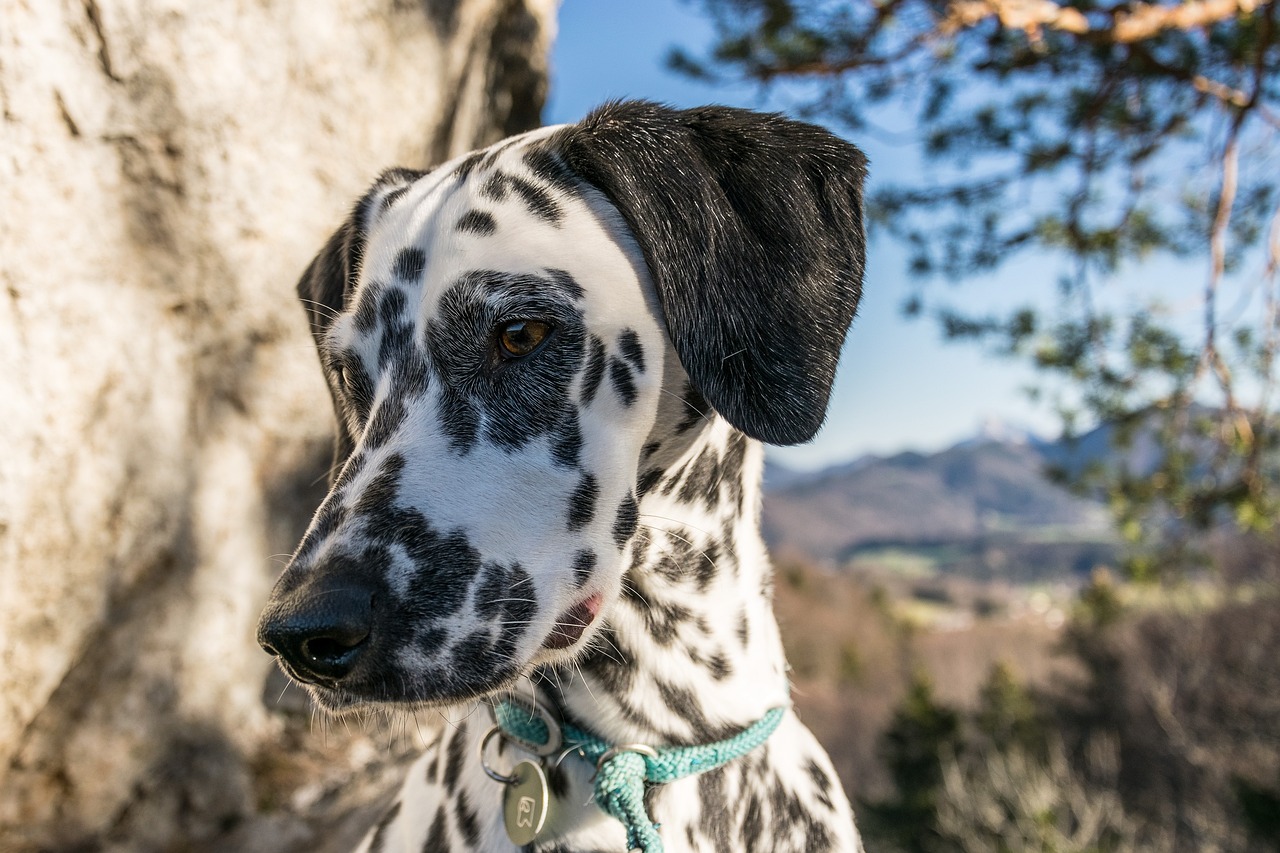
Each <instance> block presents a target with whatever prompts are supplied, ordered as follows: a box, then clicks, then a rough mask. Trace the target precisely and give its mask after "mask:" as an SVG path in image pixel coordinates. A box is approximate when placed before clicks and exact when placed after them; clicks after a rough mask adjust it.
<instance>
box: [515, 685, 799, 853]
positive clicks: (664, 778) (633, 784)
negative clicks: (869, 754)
mask: <svg viewBox="0 0 1280 853" xmlns="http://www.w3.org/2000/svg"><path fill="white" fill-rule="evenodd" d="M786 713H787V707H786V706H782V707H779V708H774V709H772V710H770V711H769V712H768V713H766V714H765V715H764V716H763V717H761V718H760V719H759V720H757V721H756V722H755V723H754V724H752V725H751V726H748V727H747V728H745V729H743V730H742V731H741V732H739V733H738V734H736V735H734V736H733V737H731V738H727V739H725V740H722V741H718V742H717V743H709V744H703V745H700V746H672V747H663V748H662V749H654V748H653V747H650V746H646V745H644V744H623V745H615V744H610V743H607V742H605V741H603V740H601V739H600V738H598V737H596V736H595V735H593V734H591V733H590V732H588V731H585V730H584V729H580V728H578V727H577V726H575V725H572V724H571V723H563V724H561V731H562V732H563V737H564V744H565V746H566V748H569V749H571V750H574V751H576V752H578V753H579V754H580V755H581V756H582V757H583V758H585V759H586V760H588V761H590V762H591V763H593V764H595V765H596V777H595V801H596V805H598V806H599V807H600V808H602V809H604V811H606V812H607V813H609V814H611V815H613V816H614V817H615V818H617V819H618V820H620V821H622V825H623V826H624V827H626V830H627V847H628V849H631V850H642V851H644V853H662V850H663V847H662V838H661V837H660V836H659V835H658V827H657V825H656V824H654V823H653V822H652V821H651V820H649V814H648V812H646V811H645V807H644V786H645V783H646V782H648V783H650V784H653V785H664V784H666V783H667V782H674V781H675V780H677V779H683V778H684V777H686V776H693V775H694V774H697V773H705V772H706V771H708V770H715V769H716V768H717V767H722V766H724V765H725V764H728V763H729V762H730V761H734V760H736V759H738V758H741V757H742V756H744V755H746V754H747V753H749V752H751V751H752V750H753V749H755V748H756V747H758V746H760V745H761V744H763V743H764V742H765V741H766V740H768V739H769V736H770V735H772V734H773V733H774V731H776V730H777V728H778V724H779V723H781V722H782V718H783V716H784V715H785V714H786ZM493 716H494V720H495V721H496V722H497V724H498V727H499V728H500V729H501V730H502V732H503V734H505V735H507V736H508V737H509V738H510V739H511V740H513V741H514V742H516V743H521V742H523V743H527V744H531V745H533V746H535V747H542V746H544V745H547V744H549V743H551V742H552V741H553V739H554V738H555V734H554V733H553V732H552V731H551V730H550V728H549V726H548V724H547V722H546V721H544V720H543V719H541V718H540V717H539V716H538V715H537V714H534V713H531V712H530V709H529V708H528V707H527V706H526V705H524V704H523V703H517V702H509V701H507V700H501V701H499V702H497V703H495V704H494V706H493Z"/></svg>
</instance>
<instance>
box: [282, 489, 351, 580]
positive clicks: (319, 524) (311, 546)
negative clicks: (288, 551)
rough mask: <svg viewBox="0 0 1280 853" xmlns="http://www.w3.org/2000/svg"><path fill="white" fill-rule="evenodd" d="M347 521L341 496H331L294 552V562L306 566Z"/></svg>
mask: <svg viewBox="0 0 1280 853" xmlns="http://www.w3.org/2000/svg"><path fill="white" fill-rule="evenodd" d="M346 520H347V508H346V507H345V506H343V504H342V500H341V498H340V496H338V495H337V494H333V495H330V497H329V498H327V499H326V500H325V502H324V503H323V504H322V505H321V506H320V511H319V513H317V515H316V519H315V523H314V524H313V525H312V526H311V529H310V530H308V531H307V535H306V536H304V537H303V539H302V541H301V542H300V543H298V549H297V551H295V552H294V556H293V562H294V563H295V564H297V565H306V562H307V560H309V559H310V558H311V555H312V554H314V553H315V551H316V549H317V548H319V547H320V545H321V543H323V542H324V541H325V540H326V539H328V538H329V537H330V536H331V535H333V533H334V531H336V530H337V529H338V528H339V527H340V526H342V523H343V522H345V521H346ZM299 580H301V578H299Z"/></svg>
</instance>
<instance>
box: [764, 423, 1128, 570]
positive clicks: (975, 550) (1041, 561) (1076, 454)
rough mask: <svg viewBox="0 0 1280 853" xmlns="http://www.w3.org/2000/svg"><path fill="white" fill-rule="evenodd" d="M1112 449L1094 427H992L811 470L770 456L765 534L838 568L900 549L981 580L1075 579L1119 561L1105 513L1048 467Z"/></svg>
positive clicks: (786, 549)
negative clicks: (1041, 431)
mask: <svg viewBox="0 0 1280 853" xmlns="http://www.w3.org/2000/svg"><path fill="white" fill-rule="evenodd" d="M1144 451H1145V448H1139V449H1138V452H1137V454H1136V455H1137V457H1141V456H1144V455H1145V452H1144ZM1110 453H1111V451H1110V447H1109V436H1108V434H1107V431H1106V428H1100V429H1098V430H1094V431H1093V432H1092V433H1088V434H1085V435H1083V436H1080V437H1078V438H1076V439H1075V440H1074V441H1072V442H1070V443H1066V442H1062V441H1044V440H1041V439H1037V438H1036V437H1034V436H1030V435H1025V434H1019V433H1011V432H1009V431H1001V432H1000V433H998V434H994V435H993V434H991V433H990V432H987V433H984V434H983V435H980V436H979V437H977V438H974V439H971V440H968V441H963V442H961V443H959V444H956V445H954V446H952V447H949V448H947V449H946V450H942V451H940V452H937V453H916V452H905V453H898V454H896V455H892V456H885V457H881V456H864V457H862V458H860V459H857V460H854V461H852V462H847V463H844V464H840V465H835V466H831V467H829V468H825V469H822V470H820V471H816V472H811V473H800V472H796V471H791V470H789V469H787V468H785V467H783V466H780V465H777V464H776V463H773V462H770V463H768V464H767V465H766V468H765V501H764V518H763V526H764V533H765V538H766V540H767V541H768V542H769V544H770V546H771V547H772V548H773V549H774V551H775V552H776V553H791V554H800V555H803V556H807V557H809V558H811V559H813V560H816V561H819V562H823V563H827V564H834V565H836V566H847V565H849V564H851V563H860V562H866V561H872V562H875V561H876V560H877V559H879V560H880V561H881V562H884V561H886V560H888V558H889V557H891V556H892V557H901V556H903V555H907V556H910V557H912V558H913V559H914V560H915V563H916V564H917V565H919V564H921V563H922V562H923V564H925V565H927V566H928V567H930V568H932V569H936V570H942V571H953V572H961V573H964V574H968V575H972V576H978V577H983V578H988V579H990V578H1003V579H1009V580H1045V579H1050V578H1057V577H1062V576H1074V575H1080V574H1084V573H1087V572H1089V571H1091V570H1092V569H1093V567H1094V566H1095V565H1098V564H1100V563H1112V562H1113V561H1114V559H1115V557H1116V553H1117V548H1118V544H1117V541H1116V538H1115V535H1114V532H1113V530H1112V526H1111V519H1110V515H1109V513H1108V512H1107V509H1106V507H1105V506H1104V505H1103V504H1102V503H1101V502H1100V501H1098V500H1093V499H1089V498H1086V497H1081V496H1079V495H1076V494H1073V493H1072V492H1070V491H1069V490H1067V489H1066V488H1065V487H1063V486H1062V485H1059V484H1057V483H1054V482H1052V481H1050V480H1049V479H1048V478H1047V477H1046V476H1045V471H1046V469H1047V468H1048V467H1049V466H1065V467H1068V468H1075V467H1077V466H1079V465H1083V464H1085V463H1087V462H1089V461H1092V460H1095V459H1109V458H1110V456H1109V454H1110ZM1124 464H1133V465H1136V466H1138V467H1141V465H1142V464H1143V460H1142V459H1141V458H1134V459H1131V460H1126V461H1125V463H1124Z"/></svg>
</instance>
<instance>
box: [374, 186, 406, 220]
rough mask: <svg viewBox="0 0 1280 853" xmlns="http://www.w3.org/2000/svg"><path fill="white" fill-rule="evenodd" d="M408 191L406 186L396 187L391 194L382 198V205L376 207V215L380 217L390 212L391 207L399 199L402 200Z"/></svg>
mask: <svg viewBox="0 0 1280 853" xmlns="http://www.w3.org/2000/svg"><path fill="white" fill-rule="evenodd" d="M408 191H409V187H408V186H407V185H406V186H403V187H396V188H395V189H393V190H392V191H391V192H389V193H387V194H386V195H384V196H383V197H382V204H380V205H379V206H378V215H379V216H381V215H382V214H384V213H386V212H387V211H388V210H390V209H391V208H392V207H394V206H395V203H396V202H398V201H399V200H400V199H401V198H403V197H404V194H405V193H407V192H408Z"/></svg>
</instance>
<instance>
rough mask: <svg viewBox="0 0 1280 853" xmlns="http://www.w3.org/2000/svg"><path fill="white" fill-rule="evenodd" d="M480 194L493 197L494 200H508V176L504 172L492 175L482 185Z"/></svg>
mask: <svg viewBox="0 0 1280 853" xmlns="http://www.w3.org/2000/svg"><path fill="white" fill-rule="evenodd" d="M480 195H482V196H484V197H485V198H491V199H493V200H494V201H506V200H507V176H506V175H504V174H503V173H502V172H496V173H494V174H492V175H490V176H489V179H488V180H486V181H485V182H484V183H483V184H481V185H480Z"/></svg>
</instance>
